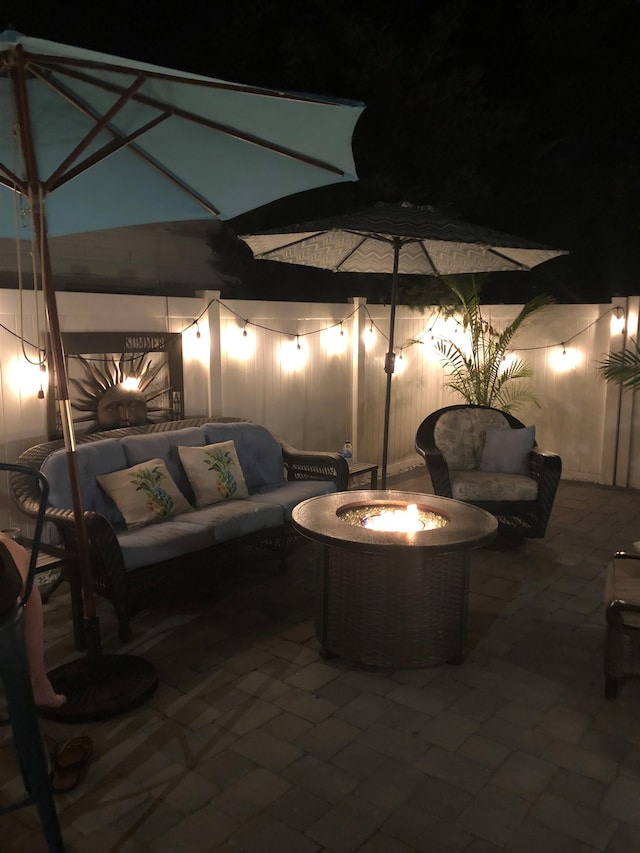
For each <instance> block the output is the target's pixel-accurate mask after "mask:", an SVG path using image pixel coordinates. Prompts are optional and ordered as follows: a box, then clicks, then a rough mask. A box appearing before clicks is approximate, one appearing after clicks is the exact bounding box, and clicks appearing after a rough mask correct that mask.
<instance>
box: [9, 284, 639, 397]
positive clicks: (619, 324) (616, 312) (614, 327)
mask: <svg viewBox="0 0 640 853" xmlns="http://www.w3.org/2000/svg"><path fill="white" fill-rule="evenodd" d="M214 303H217V304H219V305H221V306H222V307H223V308H225V309H226V310H228V311H229V312H230V313H231V314H234V315H235V316H236V317H238V318H239V319H241V320H242V322H243V324H244V327H243V331H242V335H243V337H245V338H246V337H247V334H248V333H247V324H248V323H249V322H250V321H249V320H245V319H243V318H241V317H240V315H238V314H236V312H235V311H233V309H232V308H230V307H229V306H227V305H225V304H224V303H223V302H222V301H221V300H219V299H216V298H214V299H211V300H210V301H209V303H208V304H207V306H206V307H205V308H204V310H203V311H202V313H201V314H200V315H199V317H198V318H196V319H194V320H192V321H191V324H190V325H195V327H196V338H197V339H200V338H201V337H202V335H201V332H200V326H199V320H200V319H201V318H202V317H203V316H204V314H205V313H206V312H207V311H208V309H209V308H210V307H211V305H212V304H214ZM364 309H365V311H366V313H367V315H368V316H369V326H368V328H367V331H366V335H365V338H366V339H367V344H368V345H370V344H371V342H372V341H373V338H374V322H373V319H372V317H371V315H370V314H369V311H368V309H367V307H366V306H364ZM357 310H358V309H354V311H353V312H351V314H349V315H348V317H346V318H344V319H349V317H351V316H353V314H355V313H356V311H357ZM607 313H610V314H611V321H610V322H611V332H612V334H620V333H621V332H623V331H624V327H625V323H626V314H625V310H624V308H623V307H622V306H620V305H616V306H613V307H612V308H611V309H610V310H609V311H608V312H607ZM439 314H440V312H438V316H439ZM605 316H606V314H604V315H602V317H598V318H596V319H595V320H593V321H592V322H590V323H588V324H587V325H586V326H585V328H583V329H580V330H579V331H578V332H576V333H575V334H574V335H572V336H571V337H570V338H568V339H567V340H566V341H562V342H561V343H560V344H557V343H549V344H541V345H539V346H532V347H520V349H521V350H522V352H530V351H534V350H552V349H553V348H554V347H558V346H560V347H561V348H562V350H561V351H562V354H563V355H567V349H566V344H567V343H569V342H570V341H573V340H574V339H575V338H577V337H579V336H580V335H582V334H584V333H585V332H587V331H588V330H589V329H590V328H591V327H592V326H594V325H595V324H596V323H598V322H599V321H600V320H601V319H603V317H605ZM344 319H343V320H340V321H339V322H338V323H337V324H336V325H339V326H340V337H343V336H344V328H343V323H344ZM254 325H256V327H257V328H261V329H264V330H265V331H268V332H273V333H274V334H282V331H281V330H279V329H272V328H270V327H268V326H262V325H260V324H254ZM434 325H435V320H434V321H433V322H432V323H431V325H430V327H429V328H428V329H426V330H425V332H423V334H422V335H421V336H420V337H419V338H417V339H416V340H412V341H410V342H409V343H408V344H407V346H412V345H413V344H416V343H424V339H430V340H431V341H435V339H436V335H435V334H434ZM0 328H2V329H3V330H4V331H6V332H8V333H9V334H11V335H13V336H14V337H16V338H21V335H18V334H17V333H16V332H14V331H13V330H12V329H9V328H8V327H6V326H4V325H3V324H1V323H0ZM187 328H188V327H187ZM459 328H461V326H460V321H459V320H457V319H456V325H455V327H454V330H453V334H458V331H459ZM185 331H186V329H182V330H181V331H178V332H175V333H173V335H171V336H168V337H167V343H169V341H170V340H171V339H172V338H173V337H178V335H182V334H183V333H184V332H185ZM322 331H323V330H322V329H318V330H314V331H312V332H306V333H305V335H310V334H315V333H319V332H322ZM381 334H383V333H381ZM383 337H385V338H386V337H387V336H386V335H384V334H383ZM24 343H28V344H29V346H33V347H34V348H35V344H31V343H29V342H27V341H24ZM296 346H297V348H298V349H301V346H300V336H299V335H296ZM75 357H76V356H75V354H70V355H69V358H75ZM27 360H28V359H27ZM42 393H43V394H44V386H43V388H42ZM38 397H40V393H39V392H38Z"/></svg>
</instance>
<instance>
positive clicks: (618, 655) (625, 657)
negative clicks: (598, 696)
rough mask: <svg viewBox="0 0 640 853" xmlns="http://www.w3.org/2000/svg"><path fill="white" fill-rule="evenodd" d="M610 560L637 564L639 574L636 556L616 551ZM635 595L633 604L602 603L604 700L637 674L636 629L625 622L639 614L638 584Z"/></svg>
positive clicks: (639, 630) (639, 632)
mask: <svg viewBox="0 0 640 853" xmlns="http://www.w3.org/2000/svg"><path fill="white" fill-rule="evenodd" d="M614 559H616V560H634V561H636V562H638V563H639V566H638V573H639V574H640V554H627V553H626V552H625V551H618V552H617V553H616V554H615V558H614ZM638 593H639V595H638V599H637V600H636V601H635V602H631V601H623V600H622V599H619V598H614V599H613V600H612V601H605V607H606V610H605V616H606V633H605V642H604V677H605V688H604V694H605V697H606V698H607V699H615V698H616V696H617V695H618V688H619V687H620V684H621V682H622V681H623V679H625V678H626V677H628V676H630V675H634V676H638V675H640V627H639V626H638V624H635V625H631V624H629V622H627V621H626V618H627V617H628V616H629V615H630V614H636V616H637V615H638V614H640V603H639V602H640V584H639V585H638Z"/></svg>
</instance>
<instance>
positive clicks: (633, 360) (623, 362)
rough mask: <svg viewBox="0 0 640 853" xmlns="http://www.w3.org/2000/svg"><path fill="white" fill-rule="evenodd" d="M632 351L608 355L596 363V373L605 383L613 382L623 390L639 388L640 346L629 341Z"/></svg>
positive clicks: (635, 342) (626, 350)
mask: <svg viewBox="0 0 640 853" xmlns="http://www.w3.org/2000/svg"><path fill="white" fill-rule="evenodd" d="M630 343H631V345H632V346H633V349H625V350H623V351H622V352H613V353H610V354H609V355H608V356H607V357H606V358H605V359H603V360H602V361H600V362H599V363H598V371H599V372H600V373H601V374H602V376H603V377H604V378H605V379H606V381H607V382H615V383H616V384H617V385H620V386H621V387H622V388H623V389H626V388H631V389H633V388H639V387H640V346H639V345H638V343H637V341H635V340H633V338H632V339H631V341H630Z"/></svg>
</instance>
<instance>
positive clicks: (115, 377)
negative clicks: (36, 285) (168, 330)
mask: <svg viewBox="0 0 640 853" xmlns="http://www.w3.org/2000/svg"><path fill="white" fill-rule="evenodd" d="M63 338H64V346H65V352H66V355H67V365H68V373H69V390H70V397H71V409H72V412H73V421H74V425H76V426H77V427H78V428H79V430H82V429H83V427H84V426H85V425H86V430H85V431H89V432H93V431H94V430H109V429H117V428H118V427H126V426H138V425H141V424H145V423H152V422H157V421H167V420H178V419H180V418H181V417H183V412H184V410H183V399H182V396H183V395H182V391H183V379H182V342H181V339H180V336H179V335H178V336H175V335H162V334H157V333H135V334H121V333H115V332H113V333H112V332H105V333H96V334H89V333H84V332H82V333H69V334H66V335H63ZM49 390H50V393H49V395H48V399H49V407H48V414H49V437H50V438H56V437H59V435H60V432H61V425H60V422H59V415H58V412H57V405H56V404H55V378H54V377H51V379H50V388H49Z"/></svg>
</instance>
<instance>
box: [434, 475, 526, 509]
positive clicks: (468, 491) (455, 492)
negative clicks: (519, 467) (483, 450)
mask: <svg viewBox="0 0 640 853" xmlns="http://www.w3.org/2000/svg"><path fill="white" fill-rule="evenodd" d="M449 477H450V479H451V497H453V498H455V499H456V500H458V501H471V502H472V503H473V502H475V501H535V499H536V498H537V497H538V481H537V480H534V479H533V477H525V476H523V475H522V474H505V473H492V472H491V471H450V472H449Z"/></svg>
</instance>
